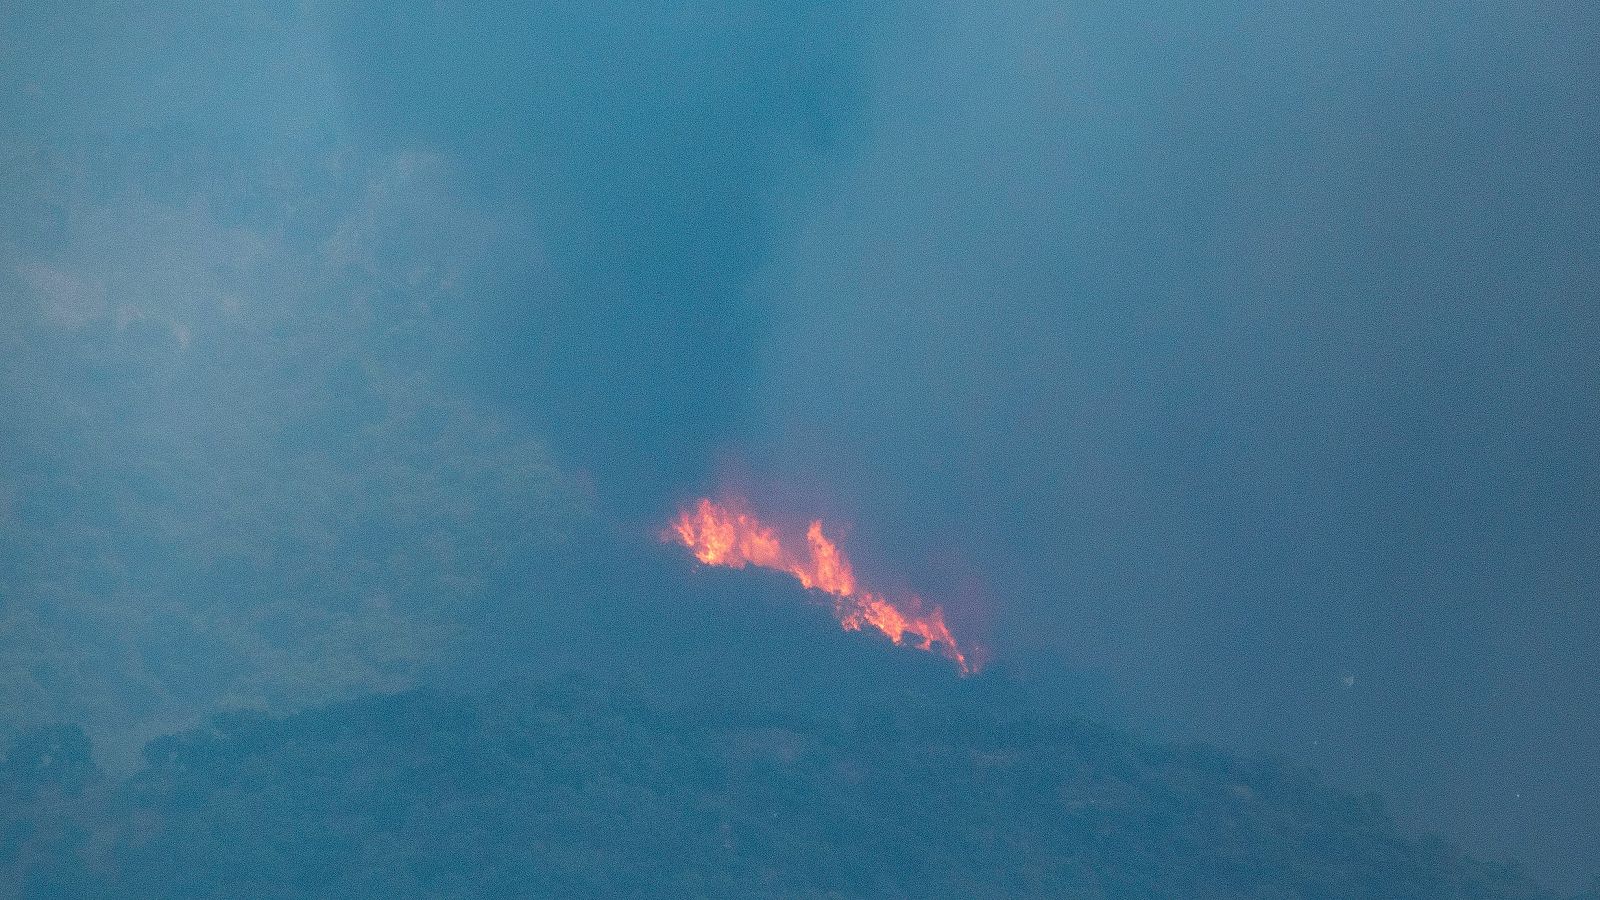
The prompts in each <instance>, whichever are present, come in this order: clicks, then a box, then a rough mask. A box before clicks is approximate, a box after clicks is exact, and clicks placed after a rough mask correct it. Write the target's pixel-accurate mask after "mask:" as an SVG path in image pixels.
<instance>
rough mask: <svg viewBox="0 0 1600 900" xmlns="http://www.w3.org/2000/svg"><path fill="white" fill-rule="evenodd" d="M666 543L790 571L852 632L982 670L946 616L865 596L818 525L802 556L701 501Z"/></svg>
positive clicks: (911, 602)
mask: <svg viewBox="0 0 1600 900" xmlns="http://www.w3.org/2000/svg"><path fill="white" fill-rule="evenodd" d="M664 537H665V538H666V539H667V540H675V541H677V542H678V543H680V544H682V545H683V546H685V547H688V548H689V551H690V552H691V553H693V554H694V557H695V559H698V560H700V561H701V562H702V563H705V564H706V565H708V566H728V567H730V568H734V569H742V568H744V567H745V566H756V567H758V568H762V569H775V570H777V571H779V572H787V573H789V574H790V575H793V576H794V577H795V579H796V580H798V581H799V582H800V584H801V585H803V586H804V587H806V588H808V589H811V590H817V591H821V592H823V593H825V594H828V595H829V596H830V597H831V598H832V601H833V612H834V616H835V617H836V618H837V619H838V620H839V624H840V626H842V627H843V628H844V629H845V630H846V631H860V630H861V629H862V628H864V627H872V628H876V629H877V630H878V631H881V632H883V633H884V634H885V635H887V636H888V638H889V640H891V641H893V642H894V643H896V644H904V643H906V642H907V641H910V642H911V643H912V644H913V645H914V646H916V647H918V648H920V649H922V650H932V649H934V647H935V646H937V647H938V650H939V652H940V653H942V654H944V655H945V656H947V657H949V658H950V659H951V660H952V661H954V662H955V664H956V666H957V668H959V669H960V670H961V674H963V675H969V674H971V673H973V672H976V671H977V663H976V661H975V660H970V659H969V658H968V656H969V654H970V650H963V649H962V648H961V646H960V645H959V644H957V643H956V639H955V636H954V635H952V634H951V633H950V627H949V626H948V625H946V624H945V621H944V610H943V609H941V608H940V607H938V606H933V607H927V606H926V604H924V603H923V602H922V600H921V598H919V597H914V596H913V597H906V598H904V599H896V600H890V599H889V598H888V597H886V596H884V595H883V594H878V593H873V592H872V591H868V590H864V589H862V588H861V587H860V586H859V585H858V584H857V582H856V576H855V570H854V569H852V568H851V566H850V559H849V558H848V557H846V556H845V555H844V551H842V550H840V549H839V545H838V544H835V543H834V542H833V541H832V540H830V539H829V538H828V536H827V535H825V534H823V533H822V522H821V521H819V520H817V521H812V523H811V525H810V527H808V528H807V529H806V534H805V542H804V549H803V550H797V549H796V544H795V543H794V542H790V543H787V544H786V543H785V541H784V540H783V539H781V538H780V537H779V536H778V534H777V532H776V531H774V530H773V529H772V528H771V527H770V526H767V525H764V524H762V523H761V522H760V521H759V520H758V519H756V518H755V517H754V516H752V515H750V514H748V513H744V512H739V511H736V510H734V509H731V508H729V507H728V506H726V505H724V504H719V503H714V502H712V501H711V500H704V499H703V500H701V501H700V502H699V504H697V505H696V506H695V507H694V508H693V509H689V510H684V511H683V512H680V513H679V514H678V518H677V519H676V520H675V521H674V522H673V523H672V525H671V526H670V527H669V528H668V529H667V531H666V534H665V535H664Z"/></svg>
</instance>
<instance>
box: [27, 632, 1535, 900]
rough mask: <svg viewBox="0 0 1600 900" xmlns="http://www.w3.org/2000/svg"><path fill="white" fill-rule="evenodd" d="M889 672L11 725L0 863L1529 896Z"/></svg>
mask: <svg viewBox="0 0 1600 900" xmlns="http://www.w3.org/2000/svg"><path fill="white" fill-rule="evenodd" d="M862 648H863V649H864V650H865V651H870V652H871V654H872V655H874V656H880V657H881V656H883V655H884V654H883V649H882V648H879V647H873V646H867V645H866V642H865V641H862ZM898 663H904V665H903V666H902V667H901V668H899V669H898V670H897V671H894V672H889V673H888V674H887V675H886V676H885V677H883V678H882V680H881V682H880V684H879V686H878V687H877V688H864V687H863V684H862V682H861V681H851V680H850V678H849V676H848V674H847V675H846V676H845V677H843V678H841V679H840V681H839V686H840V687H841V688H842V689H844V690H846V691H848V696H846V695H841V694H827V693H826V692H824V693H822V694H815V695H813V696H814V697H815V702H807V701H805V700H804V699H803V698H802V697H801V694H800V693H799V692H796V693H794V694H791V695H788V696H781V697H780V696H778V695H777V694H776V693H774V694H772V695H770V696H769V697H768V700H769V701H770V702H766V703H760V702H748V701H749V698H747V697H746V698H741V699H740V700H739V701H738V702H724V701H722V700H719V699H717V698H716V697H714V696H705V695H693V696H688V697H685V696H674V693H675V689H673V690H663V689H661V688H662V686H661V685H659V684H657V685H655V686H654V687H652V686H651V685H650V684H647V683H644V682H641V681H631V680H627V679H597V678H594V677H589V676H562V677H553V678H544V679H536V680H530V681H527V682H523V683H518V684H507V685H502V686H501V687H500V688H499V689H497V690H496V691H494V692H459V691H458V692H452V691H443V690H426V691H423V690H419V691H412V692H408V693H403V694H396V695H375V696H371V697H367V698H364V699H360V700H356V701H352V702H346V703H341V704H336V705H330V706H325V707H322V708H319V709H315V710H311V711H307V712H302V713H299V714H296V715H293V716H289V717H287V718H271V717H267V716H262V715H257V714H230V715H224V716H220V717H217V718H214V719H213V720H211V721H210V722H209V723H208V724H207V725H206V726H205V727H202V728H197V729H194V730H190V731H187V732H184V733H180V734H175V735H171V736H168V737H163V738H160V739H157V740H155V741H152V742H151V743H150V744H149V745H148V746H147V747H146V749H145V753H144V757H145V759H144V765H143V768H142V769H141V770H140V771H138V772H136V773H134V774H132V775H131V776H127V777H117V776H112V775H108V774H105V773H103V772H101V771H100V770H98V769H97V768H96V767H95V764H94V763H93V761H92V758H91V748H90V744H89V741H88V739H86V738H85V737H84V736H83V732H82V731H81V730H80V729H78V728H77V727H75V726H66V727H54V728H47V729H38V730H34V731H31V732H28V733H27V734H24V735H23V736H21V737H19V738H17V739H16V740H14V741H13V742H12V744H11V746H10V748H9V750H8V752H7V754H6V756H5V761H4V766H3V770H0V771H3V783H0V797H3V800H0V866H3V869H0V873H3V876H4V882H5V883H7V884H10V885H12V891H11V892H12V893H13V894H15V895H18V896H27V897H127V896H151V897H154V896H161V897H273V896H343V897H351V896H384V897H454V896H539V897H594V896H607V897H613V896H614V897H660V896H720V897H762V896H766V897H862V896H874V897H879V896H881V897H1086V898H1099V897H1103V898H1117V897H1128V898H1133V897H1140V898H1150V897H1172V898H1187V900H1195V898H1223V897H1263V898H1265V897H1271V898H1330V900H1331V898H1341V900H1343V898H1375V900H1376V898H1384V900H1393V898H1548V897H1553V895H1552V894H1549V893H1547V892H1545V891H1543V890H1541V889H1540V888H1538V887H1537V886H1536V885H1533V884H1531V883H1530V882H1529V881H1528V880H1526V879H1525V878H1524V877H1522V876H1521V875H1520V874H1519V873H1518V872H1517V871H1515V870H1513V869H1510V868H1507V867H1503V866H1498V865H1493V864H1487V863H1483V862H1479V861H1475V860H1473V859H1470V858H1468V857H1465V856H1464V855H1462V854H1461V853H1460V852H1458V851H1456V850H1455V849H1453V848H1452V847H1450V846H1449V845H1447V844H1445V843H1443V842H1441V841H1437V840H1433V839H1422V840H1417V839H1413V838H1411V837H1408V836H1405V835H1403V834H1402V833H1400V831H1399V830H1398V829H1397V828H1396V827H1395V826H1394V825H1393V824H1392V823H1391V821H1390V820H1389V818H1388V817H1387V816H1386V815H1385V813H1384V812H1383V810H1382V808H1381V805H1380V803H1379V802H1378V801H1377V800H1376V799H1375V798H1371V797H1356V796H1352V795H1348V794H1345V793H1341V792H1338V791H1335V790H1332V789H1330V788H1328V787H1326V786H1324V785H1323V784H1322V783H1321V782H1320V781H1319V780H1318V779H1317V778H1316V777H1315V776H1314V775H1312V774H1311V773H1309V772H1307V771H1305V770H1302V769H1298V768H1295V767H1291V766H1286V765H1282V764H1279V763H1276V762H1270V761H1264V760H1258V759H1251V758H1242V757H1238V756H1234V755H1230V754H1228V753H1224V752H1221V751H1218V750H1214V749H1210V748H1206V747H1199V746H1178V745H1173V744H1163V743H1156V742H1151V741H1147V740H1144V739H1141V738H1138V737H1135V736H1133V735H1131V734H1130V733H1127V732H1124V731H1122V730H1119V729H1116V728H1110V727H1105V726H1099V725H1095V724H1091V723H1089V722H1087V721H1085V720H1082V719H1078V718H1072V717H1067V716H1060V715H1053V714H1048V713H1045V712H1044V711H1043V710H1044V709H1045V706H1044V705H1043V704H1040V703H1038V702H1036V699H1037V698H1036V697H1034V696H1033V694H1032V693H1031V689H1029V688H1025V687H1022V686H1020V685H1019V684H1018V683H1016V682H1014V681H1011V680H1008V679H1006V678H1005V677H984V678H979V679H966V680H956V679H953V678H950V677H938V676H937V675H931V674H930V672H931V670H930V669H928V668H924V667H922V663H923V660H922V659H920V658H918V659H910V655H907V657H906V658H904V659H900V660H898ZM884 671H887V670H884ZM879 674H884V673H883V672H880V673H879ZM814 686H815V685H812V687H814Z"/></svg>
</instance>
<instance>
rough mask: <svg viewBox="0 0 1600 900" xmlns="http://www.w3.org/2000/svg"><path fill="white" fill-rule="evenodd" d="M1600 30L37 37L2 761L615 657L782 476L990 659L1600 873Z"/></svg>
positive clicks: (798, 513)
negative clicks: (672, 550) (254, 709)
mask: <svg viewBox="0 0 1600 900" xmlns="http://www.w3.org/2000/svg"><path fill="white" fill-rule="evenodd" d="M1597 32H1600V13H1597V12H1596V10H1595V9H1594V8H1593V6H1592V5H1591V4H1584V3H1580V2H1551V3H1541V4H1526V3H1511V2H1499V0H1486V2H1479V3H1474V4H1468V5H1463V4H1459V3H1457V4H1444V3H1430V2H1422V0H1401V2H1387V3H1352V4H1340V5H1337V6H1336V7H1328V8H1321V7H1318V8H1303V7H1301V6H1299V5H1291V4H1269V3H1254V4H1252V3H1242V2H1218V3H1208V4H1189V3H1153V2H1149V3H1147V2H1135V3H1128V2H1122V3H1109V2H1099V0H1095V2H1082V3H1070V4H1057V3H1044V2H1035V0H1012V2H1006V3H976V2H967V0H946V2H935V3H920V4H898V3H889V4H883V3H875V4H868V3H854V2H830V3H808V4H799V3H770V4H763V5H760V6H756V7H752V6H751V5H749V4H736V3H726V2H724V3H637V2H626V3H625V2H601V3H593V2H591V3H584V4H578V3H563V2H551V3H542V4H529V5H514V4H494V3H474V4H434V5H427V4H416V5H414V8H411V9H406V10H397V9H388V8H386V7H384V6H382V5H376V6H372V7H370V8H364V7H362V6H361V5H358V4H354V3H342V2H321V0H317V2H261V3H242V4H233V5H229V6H228V7H226V8H217V7H215V5H214V4H202V3H187V4H185V3H177V4H166V5H162V7H161V8H160V9H155V8H150V7H148V6H147V5H144V4H135V3H98V4H81V5H68V4H44V3H18V4H7V5H6V7H5V9H4V10H3V11H0V161H3V163H0V204H3V206H4V207H5V208H6V209H7V210H9V211H10V214H9V215H7V216H5V217H3V219H0V409H3V410H4V420H5V421H6V423H7V424H6V427H5V428H3V429H0V659H4V660H5V661H6V665H5V666H3V672H4V674H3V675H0V710H4V712H3V713H0V729H4V730H6V731H14V730H16V729H20V728H23V727H26V726H28V725H30V724H33V723H37V722H44V721H82V722H85V723H86V727H89V728H90V729H91V731H92V732H93V733H94V734H95V736H96V739H97V746H100V747H101V752H102V753H105V754H108V755H109V757H110V758H113V760H114V758H115V757H116V756H117V755H118V754H119V752H120V753H123V754H124V755H125V756H127V757H128V758H131V757H132V755H133V749H132V748H135V747H136V744H137V742H139V741H142V740H144V739H146V738H149V737H153V736H156V735H159V734H162V733H166V732H169V731H172V730H174V729H176V728H180V727H185V726H187V725H189V724H191V723H193V722H194V721H197V720H198V718H199V717H201V716H203V715H204V714H205V713H207V712H208V711H210V710H214V709H218V708H229V707H234V706H264V707H266V708H269V709H273V710H281V711H290V710H294V709H298V708H303V707H304V706H306V705H309V704H314V703H318V702H322V701H326V700H330V699H337V698H341V697H346V696H352V695H355V694H358V693H362V692H368V691H373V690H384V689H392V688H396V687H401V686H406V685H411V684H416V683H425V682H427V681H429V680H440V679H448V678H471V677H480V676H484V677H486V676H485V673H488V672H494V671H498V670H499V669H501V668H504V667H506V666H511V665H544V664H546V662H547V661H548V660H550V659H554V658H557V657H561V658H567V657H570V658H573V659H582V658H583V657H584V656H585V655H586V647H585V646H584V642H585V641H592V640H595V639H596V635H601V636H604V635H606V634H608V633H610V632H616V631H619V630H621V631H625V630H628V629H639V628H643V627H645V626H644V625H642V624H641V623H640V622H639V617H640V616H648V615H649V614H650V612H649V611H650V609H651V607H650V606H649V604H648V603H645V602H640V601H638V600H637V598H629V600H628V602H629V603H630V604H632V605H630V606H628V607H627V609H628V610H629V615H628V616H619V615H617V607H615V606H614V605H612V604H613V603H614V601H613V599H612V598H611V597H610V596H609V595H608V590H612V589H613V587H614V586H615V585H616V584H621V583H622V582H621V581H618V580H616V576H615V575H613V574H611V573H607V572H596V571H594V570H596V569H602V568H611V567H615V568H619V569H621V568H627V567H629V566H649V565H657V564H659V563H660V560H661V559H662V558H663V557H662V556H661V555H660V553H661V550H660V547H659V546H658V545H657V544H658V542H657V533H658V531H659V529H660V527H661V525H662V523H664V522H665V521H666V520H667V519H668V518H669V517H670V516H671V515H672V514H673V513H674V512H675V511H676V509H677V508H678V507H679V506H680V505H681V504H683V503H685V502H687V501H688V500H690V499H692V498H694V497H698V496H700V495H702V494H716V493H729V492H734V493H742V494H745V495H748V498H749V499H750V501H751V502H752V503H754V504H757V505H759V506H761V507H762V508H763V509H765V510H767V511H769V512H771V513H772V514H774V515H779V516H785V517H791V518H797V519H798V518H804V517H808V516H812V515H818V516H824V517H826V518H827V519H828V520H829V521H830V522H839V523H841V528H842V529H843V530H844V532H845V533H846V534H847V537H848V543H849V546H850V547H851V550H852V556H853V558H854V559H855V560H856V563H857V566H858V568H859V569H861V570H863V572H864V573H865V574H867V575H870V576H872V577H873V578H874V579H875V583H883V582H889V583H894V584H897V585H900V586H903V587H904V588H906V589H908V590H915V591H918V592H920V593H922V594H924V595H926V596H928V597H931V598H937V599H938V600H939V601H940V602H942V603H943V605H944V607H945V609H946V612H947V614H948V617H949V619H950V622H951V626H952V628H954V629H956V630H957V631H958V633H960V634H963V635H965V634H971V635H975V636H977V637H978V638H980V639H981V640H982V642H983V643H984V644H985V645H986V646H987V647H988V648H989V652H990V657H991V660H992V665H991V671H995V672H1002V673H1007V676H1008V677H1018V678H1024V679H1031V680H1038V681H1049V682H1059V683H1062V684H1065V685H1068V686H1069V689H1070V690H1080V691H1082V692H1085V693H1093V694H1094V695H1095V696H1096V697H1097V698H1098V702H1100V703H1102V704H1103V707H1104V708H1105V709H1106V710H1107V712H1106V715H1110V716H1114V717H1116V718H1118V719H1120V720H1123V721H1126V722H1128V723H1132V724H1134V725H1135V726H1136V727H1138V728H1141V729H1146V730H1149V731H1151V732H1154V733H1159V734H1163V735H1169V736H1178V737H1183V738H1193V739H1200V740H1207V741H1212V742H1214V743H1217V744H1220V745H1222V746H1224V747H1228V748H1232V749H1239V750H1246V751H1251V752H1268V753H1275V754H1281V755H1283V756H1284V757H1286V758H1288V759H1291V760H1294V761H1299V762H1304V763H1308V764H1311V765H1314V766H1316V767H1318V768H1320V769H1322V770H1323V771H1325V772H1327V773H1328V774H1329V775H1330V776H1332V777H1333V778H1334V779H1335V780H1336V781H1337V782H1338V783H1340V784H1343V785H1345V786H1347V787H1350V788H1353V789H1356V790H1371V791H1376V792H1378V793H1380V794H1382V795H1383V796H1384V797H1385V799H1386V801H1387V802H1388V804H1389V806H1390V808H1391V809H1392V810H1394V811H1395V812H1396V813H1397V814H1398V815H1399V816H1400V817H1401V819H1402V821H1404V822H1406V823H1408V824H1409V825H1411V826H1413V827H1415V828H1417V829H1419V830H1424V831H1437V832H1441V833H1443V834H1445V835H1446V836H1448V837H1450V838H1452V839H1454V840H1457V841H1460V842H1462V843H1463V844H1465V845H1466V846H1468V847H1469V848H1472V849H1474V850H1476V851H1479V852H1483V853H1486V854H1489V855H1493V856H1503V857H1510V858H1516V859H1520V860H1522V861H1524V862H1525V864H1527V865H1528V866H1529V867H1530V869H1531V870H1533V871H1534V872H1536V873H1537V874H1539V875H1541V876H1543V877H1545V878H1547V879H1549V880H1551V881H1552V882H1554V883H1559V884H1567V883H1571V884H1576V883H1578V882H1579V881H1581V880H1582V879H1583V878H1585V877H1587V876H1589V875H1591V874H1593V873H1594V864H1593V860H1594V859H1595V858H1597V854H1600V848H1597V847H1596V845H1595V835H1596V834H1597V833H1600V827H1597V825H1600V750H1597V749H1595V748H1596V747H1600V741H1597V740H1595V738H1596V736H1597V735H1600V663H1597V662H1596V660H1597V658H1600V657H1597V656H1596V654H1595V652H1594V647H1595V644H1596V641H1597V639H1600V571H1597V569H1600V564H1597V562H1596V561H1597V560H1600V502H1597V501H1600V463H1597V461H1600V400H1597V398H1600V303H1597V300H1600V297H1597V290H1600V270H1597V264H1596V261H1595V255H1594V253H1593V249H1592V248H1593V247H1595V246H1596V245H1597V244H1600V227H1597V226H1600V214H1597V212H1596V210H1597V209H1600V203H1597V201H1600V196H1597V195H1600V181H1597V180H1596V179H1595V178H1594V177H1593V172H1594V171H1596V170H1597V167H1600V158H1597V157H1600V96H1597V93H1600V87H1597V85H1600V50H1597V49H1596V48H1597V47H1600V39H1597V38H1600V34H1597ZM595 533H605V534H614V535H620V536H621V538H620V539H619V540H618V541H617V543H619V544H620V545H621V546H622V547H623V548H624V550H623V551H621V552H624V553H629V552H635V551H629V550H627V549H626V548H627V547H629V546H631V545H632V542H637V545H638V550H637V551H636V552H637V554H638V556H637V558H630V559H629V560H626V561H623V562H618V561H617V560H616V559H615V558H614V557H613V556H601V555H597V554H594V553H593V552H592V545H591V543H590V538H589V537H586V536H592V535H593V534H595ZM608 552H609V551H608ZM665 558H666V559H669V560H675V559H677V558H676V557H673V556H671V555H667V556H666V557H665ZM608 586H609V587H608ZM530 658H532V659H533V660H534V662H530V661H529V659H530ZM513 661H517V662H513ZM118 748H130V749H127V750H125V751H119V749H118Z"/></svg>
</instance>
